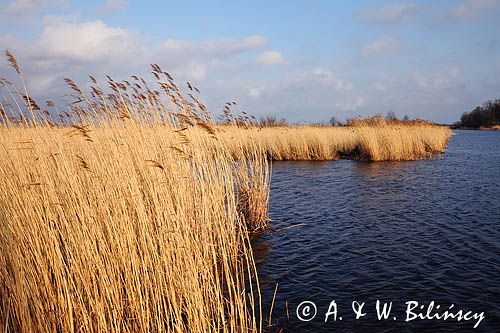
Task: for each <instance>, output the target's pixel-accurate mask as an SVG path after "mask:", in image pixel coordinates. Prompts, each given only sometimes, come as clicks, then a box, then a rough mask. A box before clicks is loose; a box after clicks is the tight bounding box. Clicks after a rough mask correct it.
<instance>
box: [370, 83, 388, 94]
mask: <svg viewBox="0 0 500 333" xmlns="http://www.w3.org/2000/svg"><path fill="white" fill-rule="evenodd" d="M372 87H373V89H375V90H376V91H380V92H386V91H387V90H388V88H387V86H386V85H385V84H383V83H382V82H378V81H377V82H375V83H374V84H373V85H372Z"/></svg>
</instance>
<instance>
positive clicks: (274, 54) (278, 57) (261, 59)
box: [255, 51, 286, 66]
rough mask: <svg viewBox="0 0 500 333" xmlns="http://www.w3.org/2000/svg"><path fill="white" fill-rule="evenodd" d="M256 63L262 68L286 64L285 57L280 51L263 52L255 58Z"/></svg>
mask: <svg viewBox="0 0 500 333" xmlns="http://www.w3.org/2000/svg"><path fill="white" fill-rule="evenodd" d="M255 62H256V63H257V64H259V65H262V66H276V65H283V64H285V63H286V62H285V59H283V55H282V54H281V52H278V51H266V52H262V53H260V54H259V55H258V56H257V57H256V58H255Z"/></svg>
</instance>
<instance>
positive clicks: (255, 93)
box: [248, 87, 262, 98]
mask: <svg viewBox="0 0 500 333" xmlns="http://www.w3.org/2000/svg"><path fill="white" fill-rule="evenodd" d="M261 95H262V88H259V87H253V88H250V89H248V96H250V97H253V98H259V97H260V96H261Z"/></svg>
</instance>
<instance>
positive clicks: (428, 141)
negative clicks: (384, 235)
mask: <svg viewBox="0 0 500 333" xmlns="http://www.w3.org/2000/svg"><path fill="white" fill-rule="evenodd" d="M450 136H451V131H450V129H449V128H447V127H442V126H436V125H432V124H429V123H425V122H410V123H403V122H387V121H385V120H383V119H381V118H379V121H376V122H359V123H356V124H353V125H351V126H345V127H330V126H329V127H325V126H323V127H321V126H296V127H249V128H241V127H235V126H225V127H223V128H222V129H221V134H220V137H221V140H222V141H224V142H225V143H226V145H227V146H228V148H229V150H230V151H233V152H234V154H239V150H241V147H243V148H244V149H245V150H248V151H251V150H252V149H254V148H253V147H254V146H258V147H260V149H261V150H262V151H263V152H264V153H265V154H266V156H268V158H269V159H272V160H336V159H341V158H349V159H359V160H370V161H403V160H417V159H424V158H431V157H432V156H434V155H435V154H438V153H443V152H444V151H445V149H446V145H447V143H448V139H449V137H450Z"/></svg>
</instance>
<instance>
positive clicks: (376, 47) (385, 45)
mask: <svg viewBox="0 0 500 333" xmlns="http://www.w3.org/2000/svg"><path fill="white" fill-rule="evenodd" d="M408 49H409V47H408V46H406V45H405V44H404V43H403V42H401V41H400V40H399V39H396V38H393V37H381V38H379V39H377V40H375V41H373V42H371V43H369V44H367V45H365V46H364V47H363V48H362V50H361V53H362V55H363V56H365V57H373V56H380V55H388V54H396V53H401V52H405V51H407V50H408Z"/></svg>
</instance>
